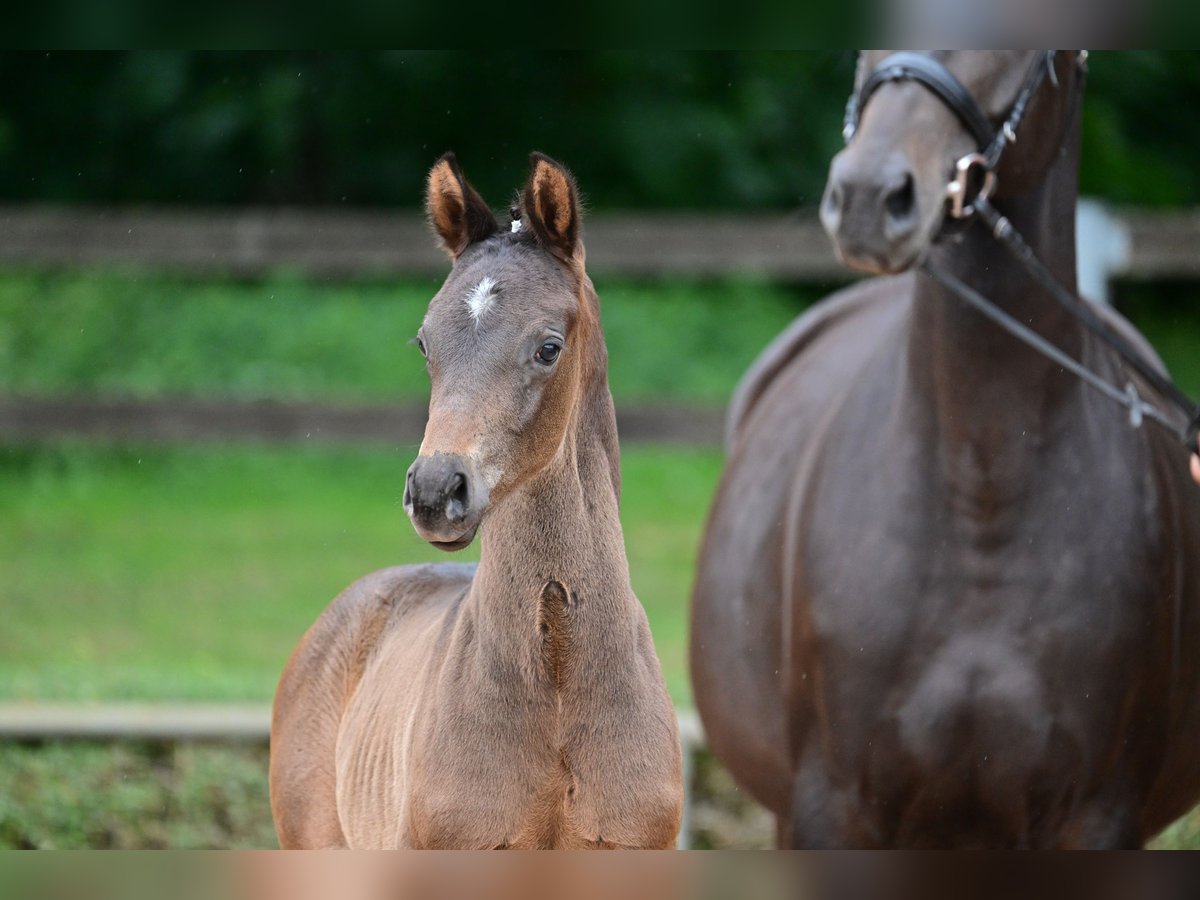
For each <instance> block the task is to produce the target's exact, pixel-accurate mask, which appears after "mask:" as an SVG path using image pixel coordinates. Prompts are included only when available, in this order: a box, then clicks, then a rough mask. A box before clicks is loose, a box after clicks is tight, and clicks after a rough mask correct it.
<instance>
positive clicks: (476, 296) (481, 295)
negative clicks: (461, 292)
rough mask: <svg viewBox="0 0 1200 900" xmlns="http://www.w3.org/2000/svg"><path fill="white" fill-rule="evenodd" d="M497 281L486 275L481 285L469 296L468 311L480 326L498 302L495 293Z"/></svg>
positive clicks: (480, 282)
mask: <svg viewBox="0 0 1200 900" xmlns="http://www.w3.org/2000/svg"><path fill="white" fill-rule="evenodd" d="M495 287H496V280H495V279H494V278H491V277H490V276H487V275H485V276H484V277H483V278H482V279H480V281H479V284H477V285H475V290H473V291H471V293H470V294H468V295H467V309H468V310H469V311H470V313H471V318H472V319H474V320H475V324H476V325H478V324H479V320H480V319H482V318H483V317H484V316H485V315H486V314H487V311H488V310H489V309H491V308H492V305H493V304H494V303H495V302H496V295H495V293H494V290H495Z"/></svg>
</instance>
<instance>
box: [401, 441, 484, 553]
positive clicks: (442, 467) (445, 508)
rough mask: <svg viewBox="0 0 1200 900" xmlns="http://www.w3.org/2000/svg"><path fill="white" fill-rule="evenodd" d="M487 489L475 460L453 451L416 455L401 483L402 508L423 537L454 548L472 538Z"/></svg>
mask: <svg viewBox="0 0 1200 900" xmlns="http://www.w3.org/2000/svg"><path fill="white" fill-rule="evenodd" d="M487 505H488V489H487V485H486V484H484V481H483V479H482V478H480V477H479V472H478V469H477V467H476V465H475V463H474V462H473V461H472V460H471V459H469V458H467V457H463V456H459V455H457V454H452V453H435V454H433V455H432V456H418V457H417V459H416V462H414V463H413V464H412V466H411V467H409V470H408V476H407V477H406V478H405V482H404V510H405V512H407V513H408V517H409V519H411V520H412V523H413V527H414V528H415V529H416V530H417V534H419V535H420V536H421V537H422V538H424V539H425V540H427V541H428V542H429V543H431V544H432V545H433V546H435V547H437V548H438V549H439V550H446V551H454V550H461V549H463V548H464V547H466V546H468V545H469V544H470V543H471V541H473V540H474V539H475V532H476V531H477V530H478V528H479V520H480V519H481V518H483V512H484V510H485V509H487Z"/></svg>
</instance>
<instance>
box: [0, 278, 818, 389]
mask: <svg viewBox="0 0 1200 900" xmlns="http://www.w3.org/2000/svg"><path fill="white" fill-rule="evenodd" d="M437 287H438V282H436V281H413V280H408V281H402V282H397V283H390V282H388V283H385V282H374V281H367V282H350V283H321V282H312V281H304V280H298V279H295V278H288V277H284V276H279V277H275V278H271V279H268V280H266V281H262V282H238V281H189V280H182V279H176V278H168V277H162V276H136V277H135V276H120V275H116V274H112V273H60V274H38V273H16V272H7V273H0V391H4V390H9V391H19V392H25V393H34V394H64V393H107V394H122V395H129V396H138V397H149V396H169V395H189V396H211V395H223V396H229V397H238V398H261V397H270V398H277V399H326V400H345V399H357V400H364V399H373V400H389V401H397V402H401V401H407V402H423V401H424V400H425V398H426V396H427V393H428V382H427V379H426V375H425V368H424V365H423V363H422V361H421V358H420V355H419V354H418V353H417V351H416V349H415V348H414V347H411V346H409V345H408V341H409V339H410V338H412V336H413V335H414V334H416V331H417V328H418V326H419V325H420V323H421V319H422V317H423V316H424V314H425V309H426V307H427V306H428V303H429V300H430V299H431V298H432V297H433V295H434V293H435V292H436V290H437ZM599 289H600V293H601V297H602V302H603V306H604V324H605V330H606V332H607V336H608V343H609V348H610V353H611V358H610V379H611V383H612V388H613V392H614V394H615V395H616V396H617V398H618V400H629V399H635V400H637V399H646V398H663V397H670V398H674V399H677V400H682V401H690V402H695V403H710V404H722V403H724V402H725V400H726V399H727V397H728V395H729V393H730V391H731V390H732V389H733V386H734V385H735V384H736V382H737V379H738V378H739V376H740V375H741V373H742V372H743V371H744V370H745V368H746V366H747V365H749V363H750V361H751V360H752V359H753V358H754V356H755V355H756V354H757V353H758V352H759V350H761V349H762V347H763V346H764V345H765V344H766V343H767V341H769V340H770V339H771V337H772V336H773V335H775V334H776V333H777V332H778V331H779V330H780V329H781V328H783V326H784V325H786V324H787V323H788V322H789V321H790V320H791V318H792V317H793V316H795V315H796V314H797V313H798V312H799V311H800V309H802V308H803V305H804V303H805V301H806V298H811V296H813V295H812V293H811V292H809V293H803V292H797V291H792V290H788V289H785V288H781V287H774V286H770V285H767V284H762V283H755V282H729V283H721V284H713V283H689V282H678V281H676V282H668V283H662V284H644V283H643V284H637V283H628V282H612V283H601V284H600V285H599Z"/></svg>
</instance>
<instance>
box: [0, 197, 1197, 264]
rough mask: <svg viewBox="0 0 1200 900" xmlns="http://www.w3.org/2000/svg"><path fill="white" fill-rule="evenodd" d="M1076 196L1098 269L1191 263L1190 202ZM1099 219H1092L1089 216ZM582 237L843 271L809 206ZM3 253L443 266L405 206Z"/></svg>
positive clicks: (191, 218) (29, 231) (14, 239)
mask: <svg viewBox="0 0 1200 900" xmlns="http://www.w3.org/2000/svg"><path fill="white" fill-rule="evenodd" d="M1085 207H1086V209H1087V210H1088V211H1089V213H1090V215H1089V216H1088V218H1087V222H1086V223H1085V222H1084V221H1083V220H1081V242H1080V243H1081V246H1080V250H1081V254H1082V255H1084V256H1087V255H1089V254H1090V253H1092V251H1093V250H1097V251H1098V252H1099V253H1100V254H1101V256H1102V260H1101V263H1100V267H1101V269H1102V270H1103V272H1104V273H1105V274H1106V275H1107V276H1108V277H1127V278H1181V279H1184V278H1196V277H1197V276H1200V253H1197V248H1198V247H1200V211H1198V210H1183V211H1170V212H1158V211H1147V210H1139V209H1132V208H1131V209H1119V210H1113V209H1109V208H1106V207H1103V206H1101V205H1099V204H1096V203H1094V202H1093V203H1090V204H1085ZM1096 223H1099V224H1100V225H1101V226H1102V227H1101V230H1100V231H1099V232H1097V231H1096V230H1095V229H1094V228H1092V227H1091V226H1092V225H1094V224H1096ZM1084 226H1086V227H1084ZM586 241H587V245H588V262H589V265H590V267H591V268H592V269H593V270H594V271H595V272H596V273H597V274H601V275H608V274H612V275H623V276H630V277H661V276H667V275H688V276H693V277H695V276H699V277H716V276H726V275H731V274H753V275H757V276H761V277H766V278H773V279H779V280H785V281H826V280H837V281H841V280H845V279H846V278H847V277H848V275H847V272H846V270H845V269H843V268H842V266H841V265H839V264H838V262H837V260H836V259H835V258H834V256H833V253H832V251H831V250H830V246H829V241H828V239H827V238H826V237H825V234H824V232H823V231H822V230H821V226H820V224H819V223H818V222H817V219H816V215H815V212H814V211H812V210H806V211H798V212H795V213H790V214H744V213H737V214H732V213H651V212H644V213H643V212H639V213H615V212H614V213H609V212H596V213H595V214H593V215H591V216H589V217H588V220H587V224H586ZM1100 244H1103V246H1102V247H1101V246H1098V245H1100ZM1093 245H1097V246H1093ZM0 265H3V266H21V267H39V268H62V267H84V266H124V267H129V268H136V269H152V270H166V271H173V272H180V273H185V274H192V275H206V276H207V275H233V276H241V277H251V276H257V275H262V274H264V273H266V272H269V271H272V270H276V269H291V270H294V271H298V272H302V273H305V274H308V275H313V276H316V277H322V278H338V277H348V276H394V275H401V274H417V275H431V276H432V275H437V274H441V273H444V272H445V271H446V260H445V258H444V257H443V256H442V255H441V254H440V253H439V252H438V251H437V249H436V248H435V246H434V242H433V239H432V237H431V235H430V232H429V229H428V227H427V226H426V224H425V222H424V220H423V218H422V217H421V215H420V214H419V213H417V212H415V211H407V210H405V211H395V210H389V211H371V210H337V209H329V210H326V209H296V208H282V209H261V208H238V209H230V210H220V209H183V210H176V209H171V208H153V207H152V208H144V209H139V208H114V209H98V208H80V207H69V208H51V207H37V206H9V207H0Z"/></svg>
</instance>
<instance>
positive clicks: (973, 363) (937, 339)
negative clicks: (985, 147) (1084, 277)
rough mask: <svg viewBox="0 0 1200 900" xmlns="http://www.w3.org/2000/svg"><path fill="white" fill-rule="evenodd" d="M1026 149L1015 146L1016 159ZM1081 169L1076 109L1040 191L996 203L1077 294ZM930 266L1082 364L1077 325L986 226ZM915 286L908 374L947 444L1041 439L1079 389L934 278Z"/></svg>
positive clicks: (976, 227) (982, 445) (946, 246)
mask: <svg viewBox="0 0 1200 900" xmlns="http://www.w3.org/2000/svg"><path fill="white" fill-rule="evenodd" d="M1022 137H1024V136H1022ZM1027 140H1029V141H1033V140H1036V137H1035V136H1034V135H1030V136H1029V137H1028V138H1027ZM1021 149H1022V148H1021V147H1020V145H1017V146H1015V147H1013V148H1012V149H1010V151H1009V152H1010V153H1015V152H1020V150H1021ZM1078 170H1079V119H1078V112H1077V105H1076V111H1075V113H1074V114H1073V117H1072V121H1071V123H1070V124H1069V126H1068V127H1067V129H1066V133H1065V135H1064V137H1063V141H1062V145H1061V147H1060V149H1059V152H1058V154H1057V156H1056V157H1055V160H1054V162H1053V163H1052V165H1051V166H1050V169H1049V171H1048V173H1047V176H1046V178H1045V179H1044V180H1043V181H1042V183H1041V184H1040V185H1038V186H1037V187H1036V188H1034V189H1033V190H1031V191H1029V192H1028V193H1026V194H1024V195H1022V196H1017V197H1010V198H1005V199H1003V200H997V201H995V206H996V207H997V209H999V210H1000V212H1001V213H1003V214H1004V215H1005V216H1007V217H1008V219H1009V220H1010V221H1011V222H1012V223H1013V225H1014V226H1015V228H1016V229H1017V230H1018V231H1019V232H1020V233H1021V235H1022V236H1023V237H1024V238H1025V240H1026V241H1027V242H1028V243H1029V245H1030V246H1031V247H1032V248H1033V250H1034V252H1035V253H1036V254H1037V255H1038V257H1039V258H1040V259H1041V260H1042V261H1043V262H1044V263H1046V265H1047V266H1048V267H1049V269H1050V270H1051V271H1052V272H1053V273H1054V275H1055V277H1056V278H1058V279H1059V281H1060V282H1062V283H1063V284H1064V285H1066V286H1067V287H1069V288H1071V289H1072V290H1074V288H1075V282H1076V276H1075V206H1076V200H1077V197H1078ZM930 263H931V264H932V265H933V266H935V267H938V268H940V269H942V270H943V271H947V272H950V273H952V274H954V275H956V276H957V277H958V278H959V279H961V280H962V281H964V282H966V283H967V284H969V285H971V286H972V287H974V288H975V289H976V290H978V291H980V292H981V293H982V294H984V295H985V296H986V297H988V298H989V299H990V300H992V302H994V303H996V304H997V305H998V306H1000V307H1001V308H1003V309H1004V310H1005V311H1006V312H1008V313H1009V314H1010V315H1012V316H1014V317H1015V318H1017V319H1018V320H1020V321H1021V322H1024V323H1025V324H1027V325H1029V326H1031V327H1032V328H1034V329H1035V330H1036V331H1037V332H1038V333H1039V334H1041V335H1043V336H1044V337H1047V338H1048V339H1050V340H1051V341H1053V342H1054V343H1055V344H1057V345H1058V346H1059V347H1061V348H1062V349H1064V350H1065V351H1066V352H1067V353H1070V354H1071V355H1072V356H1078V354H1079V352H1080V347H1081V343H1082V340H1083V335H1082V331H1081V329H1080V327H1079V325H1078V323H1077V322H1076V321H1075V320H1074V319H1073V318H1072V317H1071V316H1070V315H1069V314H1068V313H1066V312H1065V311H1064V310H1063V309H1062V308H1061V307H1060V306H1058V304H1057V303H1055V301H1054V299H1053V298H1052V297H1051V296H1050V295H1049V294H1048V293H1046V292H1045V291H1044V290H1042V289H1040V288H1038V287H1037V286H1036V285H1035V284H1034V283H1033V282H1032V281H1031V280H1030V278H1029V276H1028V275H1027V273H1026V272H1025V270H1024V269H1023V268H1021V266H1020V265H1019V264H1018V263H1017V262H1016V261H1015V260H1014V259H1013V258H1012V256H1010V255H1009V253H1008V251H1006V250H1005V249H1004V248H1003V247H1002V246H1001V245H1000V244H998V243H997V242H996V241H995V239H994V238H993V237H992V235H991V234H990V233H988V230H987V228H986V226H984V225H982V224H981V223H979V222H973V223H971V224H970V225H969V226H968V227H967V229H966V231H965V233H964V234H963V235H962V236H961V238H960V239H958V240H951V241H946V242H943V243H942V244H941V245H939V246H938V247H936V248H935V249H934V250H933V251H932V253H931V256H930ZM916 278H917V281H916V287H915V293H914V304H915V306H914V310H913V327H912V332H911V335H910V337H909V354H908V366H909V371H910V374H911V376H912V378H913V380H914V383H915V385H916V388H917V391H918V393H919V394H922V395H924V396H926V397H927V398H928V400H929V402H930V403H931V404H932V406H933V410H932V415H934V416H935V417H936V419H935V420H936V421H937V422H938V423H939V439H940V440H943V441H950V442H966V443H968V444H971V445H973V446H974V447H975V448H976V449H989V448H990V449H997V448H998V446H999V445H1001V444H1003V443H1004V442H1005V437H1006V436H1007V437H1009V438H1011V437H1013V436H1015V435H1022V434H1026V435H1036V434H1039V433H1040V432H1041V430H1042V426H1043V425H1044V424H1045V423H1046V418H1047V416H1049V415H1052V414H1053V412H1054V411H1055V409H1057V406H1058V404H1059V403H1060V402H1061V401H1062V400H1063V398H1065V397H1068V396H1071V392H1072V390H1073V389H1074V388H1075V387H1076V385H1075V383H1074V382H1073V381H1072V378H1071V376H1068V375H1066V374H1065V373H1063V372H1062V370H1061V369H1060V368H1059V367H1058V366H1056V365H1055V364H1054V363H1052V362H1050V361H1049V360H1047V359H1046V358H1045V357H1042V356H1041V355H1039V354H1038V353H1036V352H1035V351H1033V350H1032V349H1030V348H1029V347H1027V346H1026V345H1025V344H1023V343H1021V342H1019V341H1018V340H1016V339H1015V338H1013V337H1011V336H1010V335H1009V334H1007V333H1006V332H1003V331H1001V330H1000V329H999V328H998V327H997V326H995V325H994V324H993V323H991V322H989V321H987V320H985V319H984V318H983V317H982V316H981V315H980V314H979V313H978V312H976V311H975V310H973V309H971V308H969V307H968V306H967V305H966V304H964V303H963V302H962V301H960V300H959V299H958V298H956V297H954V296H953V295H951V294H950V293H949V292H948V291H946V290H945V289H944V288H942V287H941V286H940V285H938V284H937V283H935V282H934V281H932V280H931V279H930V278H929V277H928V276H926V275H924V274H918V275H917V276H916Z"/></svg>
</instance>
